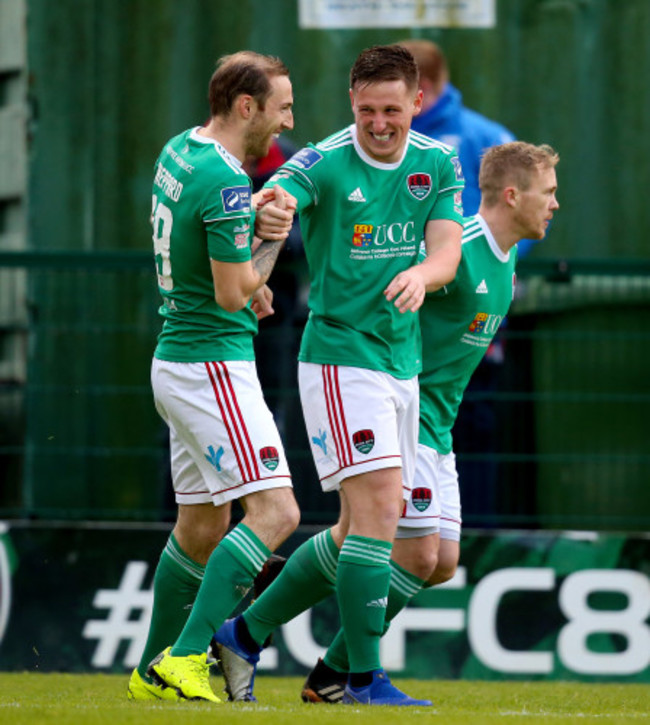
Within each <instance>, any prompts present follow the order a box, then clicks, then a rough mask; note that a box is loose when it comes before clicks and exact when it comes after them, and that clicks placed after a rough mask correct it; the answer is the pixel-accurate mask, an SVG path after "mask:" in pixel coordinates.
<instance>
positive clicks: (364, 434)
mask: <svg viewBox="0 0 650 725" xmlns="http://www.w3.org/2000/svg"><path fill="white" fill-rule="evenodd" d="M352 442H353V443H354V447H355V448H356V449H357V450H358V451H359V452H360V453H370V451H371V450H372V449H373V446H374V445H375V434H374V433H373V432H372V431H371V430H369V429H366V430H358V431H357V432H356V433H354V434H353V435H352Z"/></svg>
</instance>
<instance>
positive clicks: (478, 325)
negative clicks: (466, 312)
mask: <svg viewBox="0 0 650 725" xmlns="http://www.w3.org/2000/svg"><path fill="white" fill-rule="evenodd" d="M487 318H488V314H487V312H478V313H477V314H476V316H475V317H474V319H473V320H472V323H471V324H470V326H469V331H470V332H483V330H484V329H485V323H486V322H487Z"/></svg>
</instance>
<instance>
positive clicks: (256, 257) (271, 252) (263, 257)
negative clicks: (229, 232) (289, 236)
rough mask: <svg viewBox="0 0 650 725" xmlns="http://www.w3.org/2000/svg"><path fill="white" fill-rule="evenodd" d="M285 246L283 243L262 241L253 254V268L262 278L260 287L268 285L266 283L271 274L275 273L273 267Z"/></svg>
mask: <svg viewBox="0 0 650 725" xmlns="http://www.w3.org/2000/svg"><path fill="white" fill-rule="evenodd" d="M283 245H284V243H283V242H267V241H262V243H261V244H260V246H259V247H258V248H257V249H256V250H255V252H254V253H253V257H252V262H253V268H254V269H255V271H256V272H257V273H258V274H259V275H260V277H261V282H260V286H262V285H263V284H266V281H267V280H268V278H269V277H270V276H271V272H272V271H273V267H274V266H275V262H276V260H277V258H278V254H280V250H281V249H282V247H283Z"/></svg>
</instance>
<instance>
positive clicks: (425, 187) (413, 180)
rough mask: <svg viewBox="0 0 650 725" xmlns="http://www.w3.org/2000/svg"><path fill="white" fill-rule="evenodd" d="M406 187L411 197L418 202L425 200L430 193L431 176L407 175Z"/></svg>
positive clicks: (421, 174) (420, 174)
mask: <svg viewBox="0 0 650 725" xmlns="http://www.w3.org/2000/svg"><path fill="white" fill-rule="evenodd" d="M406 186H407V187H408V190H409V192H410V193H411V196H413V197H415V198H416V199H418V200H421V199H426V198H427V196H429V192H430V191H431V176H430V175H429V174H425V173H419V174H409V177H408V179H407V180H406Z"/></svg>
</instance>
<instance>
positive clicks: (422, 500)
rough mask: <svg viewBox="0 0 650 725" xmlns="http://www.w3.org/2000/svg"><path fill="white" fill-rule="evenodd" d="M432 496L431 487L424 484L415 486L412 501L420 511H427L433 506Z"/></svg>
mask: <svg viewBox="0 0 650 725" xmlns="http://www.w3.org/2000/svg"><path fill="white" fill-rule="evenodd" d="M432 498H433V497H432V495H431V489H430V488H424V487H423V486H418V488H414V489H413V492H412V493H411V501H412V502H413V506H415V508H416V509H417V510H418V511H426V510H427V509H428V508H429V506H431V501H432Z"/></svg>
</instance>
